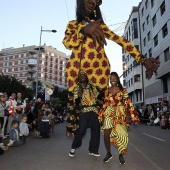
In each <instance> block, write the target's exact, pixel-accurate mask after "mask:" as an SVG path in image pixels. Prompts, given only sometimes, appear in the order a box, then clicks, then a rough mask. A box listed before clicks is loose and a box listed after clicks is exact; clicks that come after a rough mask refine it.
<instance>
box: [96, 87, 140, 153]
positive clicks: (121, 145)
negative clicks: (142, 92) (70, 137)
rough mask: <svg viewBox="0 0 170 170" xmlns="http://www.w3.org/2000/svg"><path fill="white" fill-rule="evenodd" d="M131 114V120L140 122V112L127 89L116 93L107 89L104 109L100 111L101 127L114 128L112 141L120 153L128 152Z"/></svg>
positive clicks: (136, 122) (111, 136) (111, 135)
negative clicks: (127, 119) (128, 122)
mask: <svg viewBox="0 0 170 170" xmlns="http://www.w3.org/2000/svg"><path fill="white" fill-rule="evenodd" d="M127 115H129V116H130V119H131V121H133V122H134V123H135V124H138V123H139V118H138V113H137V112H136V110H135V108H134V106H133V104H132V102H131V100H130V99H129V97H128V93H127V91H126V89H123V90H121V91H120V92H118V93H116V94H111V93H109V91H108V89H107V90H106V91H105V100H104V105H103V107H102V109H101V110H100V112H99V116H98V118H99V122H100V123H101V124H102V127H101V129H102V130H104V129H112V131H111V134H110V141H111V142H113V143H114V144H115V145H116V146H117V147H118V151H119V154H125V153H126V152H127V144H128V133H127V130H126V117H127Z"/></svg>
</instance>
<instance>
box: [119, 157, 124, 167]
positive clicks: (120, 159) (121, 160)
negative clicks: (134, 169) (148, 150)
mask: <svg viewBox="0 0 170 170" xmlns="http://www.w3.org/2000/svg"><path fill="white" fill-rule="evenodd" d="M119 163H120V164H122V165H125V160H124V157H123V155H119Z"/></svg>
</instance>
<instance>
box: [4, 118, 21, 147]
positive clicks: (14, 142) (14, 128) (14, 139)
mask: <svg viewBox="0 0 170 170" xmlns="http://www.w3.org/2000/svg"><path fill="white" fill-rule="evenodd" d="M18 126H19V122H18V121H17V120H13V121H12V124H11V127H10V131H9V143H8V144H7V146H20V145H22V144H23V142H22V141H21V140H20V139H19V131H18Z"/></svg>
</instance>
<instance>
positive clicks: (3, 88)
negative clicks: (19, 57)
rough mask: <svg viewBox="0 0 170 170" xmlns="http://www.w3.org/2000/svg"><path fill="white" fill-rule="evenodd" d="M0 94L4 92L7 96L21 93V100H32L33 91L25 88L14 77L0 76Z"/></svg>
mask: <svg viewBox="0 0 170 170" xmlns="http://www.w3.org/2000/svg"><path fill="white" fill-rule="evenodd" d="M0 92H6V93H7V94H8V96H10V95H11V94H12V93H17V92H21V93H22V96H23V98H29V99H32V98H33V91H32V90H31V89H29V88H27V87H26V86H25V85H23V84H22V83H21V82H20V81H19V80H17V79H16V78H15V77H12V76H7V75H4V74H1V75H0Z"/></svg>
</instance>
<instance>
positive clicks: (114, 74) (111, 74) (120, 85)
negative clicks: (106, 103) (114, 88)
mask: <svg viewBox="0 0 170 170" xmlns="http://www.w3.org/2000/svg"><path fill="white" fill-rule="evenodd" d="M110 76H116V78H117V79H118V86H119V87H120V89H121V90H122V89H123V86H122V84H121V83H120V78H119V76H118V74H117V73H116V72H111V73H110Z"/></svg>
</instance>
